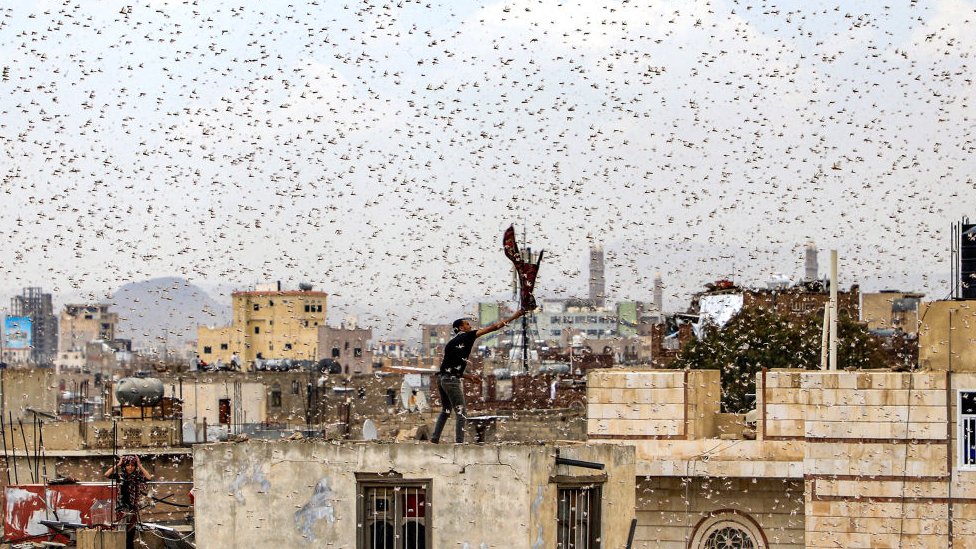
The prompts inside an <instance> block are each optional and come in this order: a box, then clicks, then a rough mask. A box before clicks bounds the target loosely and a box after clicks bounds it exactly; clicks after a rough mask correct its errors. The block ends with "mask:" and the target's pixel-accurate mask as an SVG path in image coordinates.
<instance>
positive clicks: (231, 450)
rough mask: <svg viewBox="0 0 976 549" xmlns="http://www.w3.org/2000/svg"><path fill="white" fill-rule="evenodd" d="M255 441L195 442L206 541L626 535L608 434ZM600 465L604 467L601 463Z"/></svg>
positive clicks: (575, 542)
mask: <svg viewBox="0 0 976 549" xmlns="http://www.w3.org/2000/svg"><path fill="white" fill-rule="evenodd" d="M434 449H435V447H432V446H430V445H427V444H416V443H415V444H384V443H375V442H374V443H343V444H333V443H328V442H288V441H285V442H273V443H266V442H260V441H252V442H249V443H244V444H234V445H201V446H196V447H195V448H194V471H193V472H194V487H195V495H196V531H197V537H196V540H197V545H198V546H200V547H245V546H246V547H253V548H255V549H263V548H268V549H272V548H278V547H305V546H314V547H332V546H335V547H364V548H365V547H370V548H372V547H377V548H378V547H387V548H389V549H398V548H401V549H403V548H417V549H419V548H430V547H472V548H476V547H511V548H517V547H518V548H521V547H525V548H530V547H534V548H544V547H577V548H584V547H606V548H610V547H624V546H625V545H626V543H627V537H628V534H629V531H630V526H631V521H632V519H633V518H634V497H635V491H634V479H635V475H634V453H633V450H632V449H631V448H626V447H616V446H613V445H606V444H604V445H600V444H592V445H582V444H549V445H538V444H533V445H493V446H478V445H450V446H443V447H440V448H439V451H433V450H434ZM596 467H601V468H600V469H597V468H596Z"/></svg>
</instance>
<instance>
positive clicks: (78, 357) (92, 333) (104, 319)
mask: <svg viewBox="0 0 976 549" xmlns="http://www.w3.org/2000/svg"><path fill="white" fill-rule="evenodd" d="M108 309H109V306H108V305H104V304H68V305H65V306H64V310H62V311H61V314H60V315H59V319H58V356H57V359H55V361H54V363H55V366H57V367H59V368H70V369H81V368H84V367H85V366H86V360H85V349H86V347H87V345H88V344H89V343H91V342H92V341H112V340H114V339H115V326H116V325H117V324H118V321H119V315H118V314H116V313H113V312H109V310H108Z"/></svg>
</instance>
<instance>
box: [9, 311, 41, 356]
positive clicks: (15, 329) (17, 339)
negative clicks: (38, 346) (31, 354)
mask: <svg viewBox="0 0 976 549" xmlns="http://www.w3.org/2000/svg"><path fill="white" fill-rule="evenodd" d="M33 328H34V326H33V324H32V323H31V319H30V317H27V316H8V317H7V318H5V319H4V321H3V341H4V344H3V346H4V348H6V349H30V348H31V340H32V339H33V336H34V334H33Z"/></svg>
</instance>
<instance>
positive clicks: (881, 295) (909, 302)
mask: <svg viewBox="0 0 976 549" xmlns="http://www.w3.org/2000/svg"><path fill="white" fill-rule="evenodd" d="M923 297H925V295H924V294H920V293H916V292H898V291H895V290H885V291H882V292H875V293H865V294H861V321H862V322H866V323H867V325H868V329H869V330H901V331H903V332H905V333H907V334H916V333H918V304H919V302H920V301H921V300H922V298H923Z"/></svg>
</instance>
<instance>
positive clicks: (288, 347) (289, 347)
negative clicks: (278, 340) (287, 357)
mask: <svg viewBox="0 0 976 549" xmlns="http://www.w3.org/2000/svg"><path fill="white" fill-rule="evenodd" d="M285 350H286V351H290V350H291V343H285Z"/></svg>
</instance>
